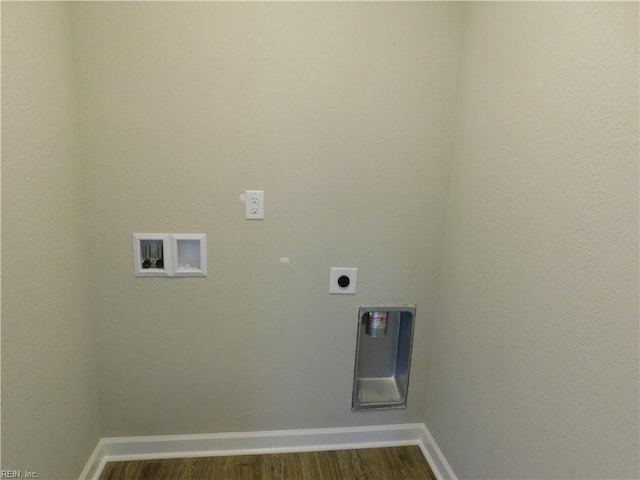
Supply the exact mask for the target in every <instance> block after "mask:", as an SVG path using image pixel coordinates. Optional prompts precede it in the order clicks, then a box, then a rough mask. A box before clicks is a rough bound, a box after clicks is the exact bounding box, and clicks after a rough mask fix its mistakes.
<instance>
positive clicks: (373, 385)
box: [351, 305, 416, 411]
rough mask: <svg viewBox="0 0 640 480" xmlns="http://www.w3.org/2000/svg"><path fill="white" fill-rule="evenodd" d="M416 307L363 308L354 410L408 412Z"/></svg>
mask: <svg viewBox="0 0 640 480" xmlns="http://www.w3.org/2000/svg"><path fill="white" fill-rule="evenodd" d="M415 315H416V306H415V305H403V306H393V305H380V306H375V307H360V309H359V311H358V337H357V341H356V361H355V368H354V375H353V377H354V378H353V397H352V402H351V410H353V411H362V410H376V409H391V408H406V407H407V394H408V391H409V370H410V367H411V349H412V346H413V329H414V324H415Z"/></svg>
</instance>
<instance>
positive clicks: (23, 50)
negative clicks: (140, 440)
mask: <svg viewBox="0 0 640 480" xmlns="http://www.w3.org/2000/svg"><path fill="white" fill-rule="evenodd" d="M71 51H72V50H71V17H70V12H69V8H68V5H66V4H64V3H30V2H23V3H13V2H2V469H3V472H4V470H20V471H21V472H22V474H23V475H24V474H25V471H28V472H33V473H35V474H37V475H38V478H47V479H50V478H51V479H53V478H67V479H68V478H74V477H77V476H78V475H79V473H80V471H81V470H82V467H83V466H84V463H85V462H86V459H87V458H88V456H89V454H90V453H91V451H92V450H93V448H94V447H95V445H96V443H97V441H98V438H99V437H100V431H99V430H100V425H99V421H98V413H99V411H98V399H97V385H96V380H95V371H94V368H95V364H94V357H93V354H94V346H93V343H92V340H91V328H90V321H89V318H90V305H89V295H88V293H89V292H88V289H87V282H88V278H89V275H88V271H89V265H88V255H87V239H86V229H85V223H84V215H83V211H82V209H83V203H84V202H83V198H82V188H81V186H82V178H81V165H80V158H79V154H78V136H77V135H78V126H77V117H76V110H75V93H74V79H73V65H72V59H71Z"/></svg>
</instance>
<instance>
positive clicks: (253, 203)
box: [244, 190, 264, 220]
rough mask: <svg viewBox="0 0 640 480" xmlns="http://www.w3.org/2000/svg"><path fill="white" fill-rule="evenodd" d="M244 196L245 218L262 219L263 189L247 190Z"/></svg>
mask: <svg viewBox="0 0 640 480" xmlns="http://www.w3.org/2000/svg"><path fill="white" fill-rule="evenodd" d="M244 198H245V202H246V211H245V218H246V219H247V220H264V191H263V190H247V191H246V192H245V194H244Z"/></svg>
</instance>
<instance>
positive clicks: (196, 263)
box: [171, 233, 207, 277]
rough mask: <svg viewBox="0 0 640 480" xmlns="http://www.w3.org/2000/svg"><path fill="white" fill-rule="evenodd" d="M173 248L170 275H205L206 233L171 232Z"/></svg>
mask: <svg viewBox="0 0 640 480" xmlns="http://www.w3.org/2000/svg"><path fill="white" fill-rule="evenodd" d="M171 243H172V249H173V266H172V272H173V273H172V276H174V277H206V276H207V235H206V234H204V233H173V234H171Z"/></svg>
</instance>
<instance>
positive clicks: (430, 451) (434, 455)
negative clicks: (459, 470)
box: [418, 423, 458, 480]
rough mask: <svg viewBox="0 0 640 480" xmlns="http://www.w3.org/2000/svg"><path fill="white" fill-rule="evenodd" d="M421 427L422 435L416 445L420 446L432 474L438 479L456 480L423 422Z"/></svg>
mask: <svg viewBox="0 0 640 480" xmlns="http://www.w3.org/2000/svg"><path fill="white" fill-rule="evenodd" d="M421 427H422V436H421V438H420V443H418V445H419V446H420V450H422V454H423V455H424V458H426V459H427V462H428V463H429V466H430V467H431V470H432V471H433V474H434V475H435V476H436V478H437V479H438V480H458V477H457V476H456V474H455V472H454V471H453V469H452V468H451V465H449V462H448V461H447V459H446V458H445V456H444V454H443V453H442V450H440V447H438V444H437V443H436V441H435V440H434V438H433V436H432V435H431V432H430V431H429V429H428V428H427V426H426V425H425V424H424V423H423V424H421Z"/></svg>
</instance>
